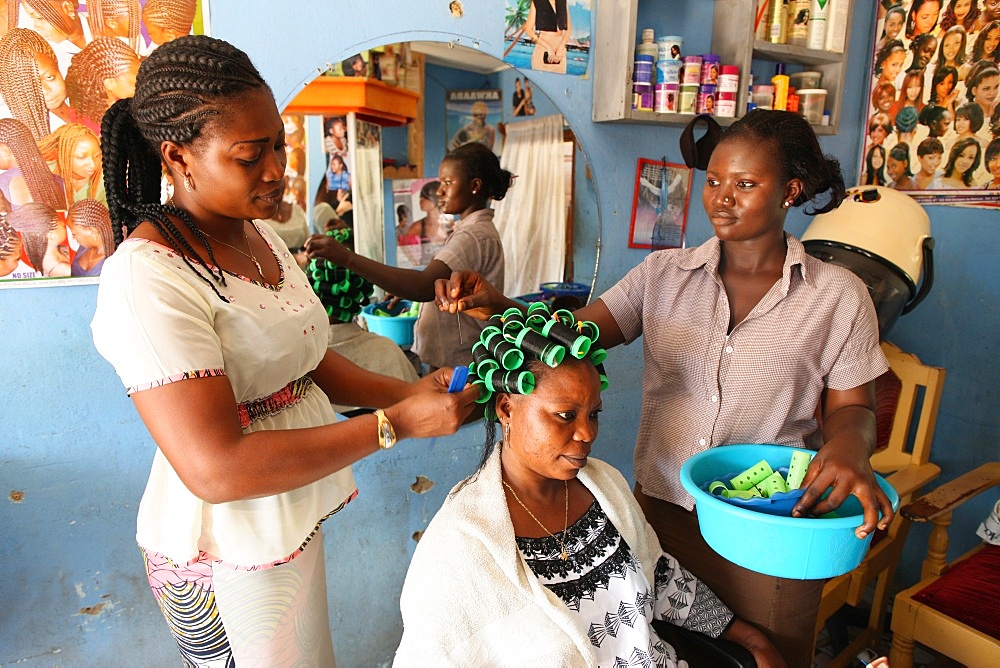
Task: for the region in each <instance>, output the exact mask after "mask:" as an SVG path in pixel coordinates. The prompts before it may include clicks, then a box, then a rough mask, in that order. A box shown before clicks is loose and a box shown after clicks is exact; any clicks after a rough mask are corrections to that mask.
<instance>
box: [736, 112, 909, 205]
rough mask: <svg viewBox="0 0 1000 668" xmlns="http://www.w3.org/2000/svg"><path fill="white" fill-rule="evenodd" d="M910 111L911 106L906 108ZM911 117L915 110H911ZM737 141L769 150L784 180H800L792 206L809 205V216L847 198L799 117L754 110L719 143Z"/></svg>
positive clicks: (839, 176) (832, 161)
mask: <svg viewBox="0 0 1000 668" xmlns="http://www.w3.org/2000/svg"><path fill="white" fill-rule="evenodd" d="M907 108H908V109H912V107H907ZM914 115H916V111H915V110H914ZM735 139H740V140H744V141H749V142H752V143H753V144H755V145H758V146H761V145H763V146H761V147H762V148H764V147H766V148H764V150H770V151H771V155H772V157H773V159H774V160H775V161H776V162H777V164H778V165H779V166H780V168H781V170H782V173H783V175H784V178H785V179H786V180H788V179H799V180H800V181H801V182H802V192H801V193H799V196H798V197H797V198H795V201H794V202H793V203H792V205H793V206H802V205H804V204H807V203H810V202H811V203H812V206H811V207H810V208H809V209H808V210H806V209H803V213H805V214H806V215H809V216H813V215H816V214H818V213H826V212H827V211H833V210H834V209H836V208H837V207H838V206H840V203H841V202H843V201H844V198H845V197H846V196H847V188H846V186H845V185H844V175H843V173H842V172H841V170H840V162H839V161H838V160H837V159H836V158H834V157H833V156H829V155H824V154H823V149H822V148H821V147H820V145H819V140H817V139H816V133H815V132H814V131H813V129H812V126H811V125H809V121H807V120H806V119H805V118H803V117H802V116H799V115H798V114H796V113H793V112H790V111H777V110H771V109H754V110H753V111H751V112H750V113H748V114H746V115H744V116H743V117H742V118H740V119H739V120H738V121H736V122H735V123H733V124H732V125H730V126H729V128H728V129H727V130H726V132H725V133H724V134H723V135H722V139H721V140H720V143H723V142H727V141H732V140H735ZM820 195H828V197H829V201H827V202H826V204H824V205H823V206H817V205H816V203H815V201H814V200H815V199H816V198H817V197H819V196H820Z"/></svg>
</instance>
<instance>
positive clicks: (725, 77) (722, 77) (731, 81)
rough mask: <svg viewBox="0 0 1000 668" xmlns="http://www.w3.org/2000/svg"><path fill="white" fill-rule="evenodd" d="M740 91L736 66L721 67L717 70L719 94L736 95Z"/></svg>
mask: <svg viewBox="0 0 1000 668" xmlns="http://www.w3.org/2000/svg"><path fill="white" fill-rule="evenodd" d="M739 89H740V68H739V67H737V66H736V65H723V66H722V69H721V70H719V92H720V93H736V92H737V91H739Z"/></svg>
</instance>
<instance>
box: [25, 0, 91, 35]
mask: <svg viewBox="0 0 1000 668" xmlns="http://www.w3.org/2000/svg"><path fill="white" fill-rule="evenodd" d="M21 2H23V3H24V4H26V5H28V6H29V7H31V8H32V9H34V10H35V11H36V12H38V13H39V14H40V15H41V17H42V18H43V19H45V20H46V21H48V22H49V23H50V24H52V27H53V28H55V29H56V30H58V31H59V32H61V33H62V34H63V35H72V34H73V32H74V30H75V28H76V26H75V25H73V24H72V23H70V18H69V16H67V15H66V14H64V13H62V12H60V11H59V10H57V9H56V7H55V5H54V4H53V3H52V2H50V1H49V0H21ZM87 4H88V6H89V4H90V3H89V2H88V3H87ZM75 8H76V5H74V9H75Z"/></svg>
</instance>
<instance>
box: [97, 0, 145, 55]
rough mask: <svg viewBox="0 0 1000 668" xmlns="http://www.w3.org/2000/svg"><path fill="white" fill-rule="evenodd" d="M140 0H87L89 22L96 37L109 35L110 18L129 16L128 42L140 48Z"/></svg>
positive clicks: (133, 46)
mask: <svg viewBox="0 0 1000 668" xmlns="http://www.w3.org/2000/svg"><path fill="white" fill-rule="evenodd" d="M140 13H141V12H140V9H139V0H87V24H88V25H89V26H90V34H91V35H93V36H94V37H97V36H99V35H107V34H108V33H107V30H106V26H105V22H106V21H107V19H109V18H120V17H121V16H122V15H126V16H127V17H128V43H129V46H131V47H132V49H133V50H138V48H139V23H140V22H141V20H142V17H141V15H140ZM109 36H110V35H109Z"/></svg>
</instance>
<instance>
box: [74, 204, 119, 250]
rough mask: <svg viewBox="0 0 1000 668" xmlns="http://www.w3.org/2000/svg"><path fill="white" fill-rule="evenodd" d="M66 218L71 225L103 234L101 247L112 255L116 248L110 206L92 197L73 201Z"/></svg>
mask: <svg viewBox="0 0 1000 668" xmlns="http://www.w3.org/2000/svg"><path fill="white" fill-rule="evenodd" d="M66 218H67V219H68V220H69V221H70V224H71V226H72V227H73V228H74V229H76V228H77V227H82V228H87V229H93V230H97V232H98V234H100V235H101V245H102V246H103V248H102V249H101V250H102V251H103V253H104V254H105V255H111V253H113V252H114V250H115V237H114V234H113V233H112V231H111V217H110V216H109V215H108V207H106V206H104V205H103V204H101V203H100V202H98V201H97V200H93V199H90V198H87V199H82V200H80V201H78V202H73V204H72V205H71V206H70V207H69V211H68V212H67V214H66Z"/></svg>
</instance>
